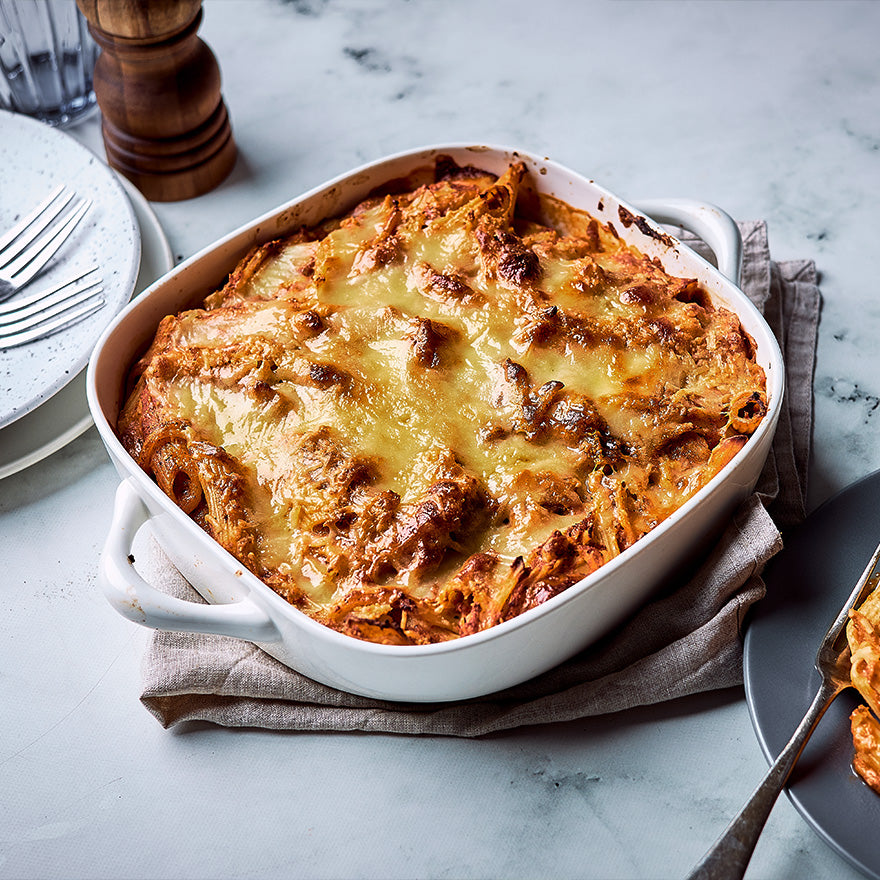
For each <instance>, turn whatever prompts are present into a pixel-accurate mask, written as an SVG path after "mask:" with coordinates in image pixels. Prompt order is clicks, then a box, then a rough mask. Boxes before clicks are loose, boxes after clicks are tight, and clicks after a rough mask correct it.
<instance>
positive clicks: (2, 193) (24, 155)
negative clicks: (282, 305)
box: [0, 111, 173, 478]
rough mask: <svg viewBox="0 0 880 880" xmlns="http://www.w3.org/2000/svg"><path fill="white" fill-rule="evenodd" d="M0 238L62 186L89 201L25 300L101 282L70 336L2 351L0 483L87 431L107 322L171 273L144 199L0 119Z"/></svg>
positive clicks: (32, 125) (46, 136)
mask: <svg viewBox="0 0 880 880" xmlns="http://www.w3.org/2000/svg"><path fill="white" fill-rule="evenodd" d="M0 134H2V136H0V232H2V231H3V230H6V229H8V228H10V227H12V226H13V225H14V224H15V222H16V220H17V219H19V218H20V217H21V216H22V215H23V214H25V213H26V212H27V211H28V210H29V209H30V208H32V207H33V206H35V205H36V204H37V203H38V202H39V201H41V200H42V199H43V198H44V197H45V196H47V195H48V194H49V193H50V192H51V191H52V190H53V189H55V188H56V187H57V186H59V185H60V184H62V183H63V184H66V185H67V186H68V187H70V188H71V189H72V190H74V191H75V192H76V194H77V196H78V197H80V198H87V199H91V201H92V203H93V204H92V207H91V208H90V210H89V212H88V214H87V215H86V217H85V219H84V220H83V221H82V222H81V223H80V224H79V226H78V227H77V229H76V231H75V232H74V234H73V235H72V236H71V237H70V238H69V239H68V240H67V241H66V242H65V243H64V245H63V246H62V247H61V249H60V250H59V251H58V253H57V254H56V255H55V257H54V258H53V259H52V260H51V261H50V262H49V264H48V266H47V267H46V269H45V270H44V271H43V272H42V273H41V274H40V275H39V276H38V277H37V278H35V279H34V280H33V281H32V282H31V283H30V284H29V285H28V286H27V287H26V288H25V290H24V291H22V295H25V294H31V293H34V292H37V291H39V290H41V289H44V288H48V287H51V286H52V285H53V284H57V283H59V282H61V281H64V280H66V279H68V278H71V277H73V276H76V275H78V274H80V273H81V272H85V271H86V270H88V269H89V268H91V267H92V266H96V267H97V269H98V273H97V274H98V275H99V276H100V277H101V278H102V280H103V285H102V286H103V288H104V306H103V307H102V308H101V309H100V311H98V312H96V313H95V314H93V315H91V316H90V317H88V318H86V319H85V320H83V321H80V322H79V323H78V324H75V325H73V326H72V327H70V328H68V329H67V330H63V331H61V332H59V333H56V334H55V335H54V336H50V337H49V338H47V339H42V340H40V341H38V342H34V343H31V344H30V345H23V346H20V347H18V348H11V349H8V350H6V351H2V350H0V478H3V477H7V476H9V475H11V474H14V473H16V472H17V471H20V470H22V469H23V468H26V467H28V466H30V465H32V464H35V463H36V462H38V461H40V460H42V459H43V458H45V457H46V456H48V455H50V454H51V453H52V452H55V451H56V450H58V449H60V448H61V447H62V446H64V445H65V444H67V443H69V442H70V441H71V440H73V439H74V438H76V437H78V436H79V435H80V434H82V433H83V432H84V431H85V430H86V429H87V428H88V427H89V426H90V425H91V416H90V415H89V411H88V404H87V402H86V392H85V370H86V365H87V363H88V359H89V355H90V354H91V351H92V348H93V347H94V345H95V343H96V342H97V340H98V337H99V336H100V335H101V333H102V332H103V331H104V329H105V327H106V326H107V324H108V323H109V322H110V321H111V320H112V319H113V318H114V317H115V316H116V314H117V313H118V312H119V311H120V310H121V309H122V308H123V307H124V306H125V305H126V303H127V302H128V301H129V300H130V299H131V297H132V296H134V295H136V294H138V293H140V292H141V291H142V290H144V289H145V288H146V287H148V286H149V285H150V284H152V283H153V281H155V280H156V279H157V278H158V277H160V276H161V275H163V274H164V273H165V272H167V271H168V270H169V269H170V268H171V267H172V265H173V258H172V254H171V250H170V248H169V246H168V242H167V240H166V239H165V235H164V233H163V232H162V228H161V226H160V225H159V222H158V220H157V219H156V216H155V214H153V212H152V210H151V208H150V206H149V204H148V203H147V201H146V199H144V197H143V196H142V195H141V194H140V193H139V192H138V191H137V190H136V189H135V188H134V187H133V186H131V184H129V183H128V181H126V180H124V179H122V178H120V177H117V176H116V174H115V173H114V172H113V171H111V170H110V168H108V167H107V165H106V164H104V163H103V162H102V161H101V160H100V159H98V158H97V156H95V154H94V153H92V152H91V151H89V150H88V149H86V148H85V147H84V146H82V145H81V144H80V143H79V142H78V141H76V140H74V139H73V138H72V137H70V136H69V135H67V134H65V133H64V132H62V131H59V130H58V129H54V128H50V127H49V126H47V125H44V124H42V123H40V122H36V121H34V120H32V119H29V118H28V117H25V116H19V115H16V114H12V113H7V112H5V111H0Z"/></svg>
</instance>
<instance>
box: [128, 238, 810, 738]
mask: <svg viewBox="0 0 880 880" xmlns="http://www.w3.org/2000/svg"><path fill="white" fill-rule="evenodd" d="M740 228H741V231H742V234H743V242H744V262H743V277H742V287H743V289H744V290H745V291H746V293H747V294H748V296H749V297H750V298H751V300H752V301H753V302H754V303H755V305H756V306H757V307H758V309H759V310H761V311H762V312H763V313H764V315H765V316H766V318H767V320H768V323H769V324H770V326H771V327H772V328H773V330H774V332H775V333H776V336H777V339H778V340H779V342H780V345H781V347H782V350H783V354H784V357H785V362H786V379H787V391H786V400H785V402H784V403H785V405H784V407H783V412H782V416H781V418H780V422H779V428H778V430H777V433H776V437H775V442H774V445H773V449H772V452H771V454H770V456H769V459H768V461H767V465H766V467H765V468H764V471H763V472H762V474H761V478H760V480H759V483H758V486H757V488H756V490H755V493H754V494H753V495H752V496H751V497H750V498H749V499H747V500H746V501H745V502H744V503H743V504H742V506H741V507H740V508H739V510H738V511H737V512H736V513H735V515H734V516H733V517H732V519H731V521H730V523H729V525H728V527H727V529H726V531H725V532H724V534H723V535H722V536H721V537H720V539H719V540H718V541H717V543H716V544H715V545H714V546H713V547H712V548H711V549H710V550H709V551H708V555H707V557H706V558H705V559H704V561H703V562H702V564H701V565H700V566H699V567H698V568H697V569H696V570H695V571H694V573H693V574H692V575H691V576H690V578H689V580H687V581H686V582H685V583H679V584H670V585H668V586H667V588H666V589H665V590H662V591H661V592H660V593H658V594H657V595H656V597H655V598H654V599H653V600H652V601H651V602H650V603H649V604H647V605H646V606H645V607H644V608H642V610H641V611H640V612H638V613H637V614H636V615H635V616H633V617H632V618H630V619H628V620H627V621H626V622H625V623H623V624H622V625H621V626H619V627H618V628H617V629H615V630H614V631H613V632H611V633H610V634H609V635H607V636H606V637H605V638H603V639H602V640H601V641H600V642H599V643H598V644H595V645H593V646H592V647H590V648H588V649H587V650H585V651H583V652H582V653H580V654H579V655H577V656H576V657H573V658H572V659H570V660H569V661H567V662H565V663H563V664H562V665H560V666H558V667H556V668H555V669H552V670H550V671H549V672H547V673H545V674H543V675H540V676H538V677H537V678H534V679H532V680H531V681H528V682H526V683H524V684H522V685H518V686H516V687H512V688H509V689H507V690H505V691H502V692H499V693H495V694H491V695H489V696H485V697H480V698H476V699H472V700H467V701H462V702H457V703H439V704H438V703H434V704H403V703H390V702H382V701H378V700H374V699H369V698H366V697H359V696H354V695H351V694H347V693H343V692H340V691H337V690H334V689H332V688H329V687H326V686H325V685H322V684H318V683H317V682H314V681H312V680H310V679H308V678H305V677H304V676H302V675H300V674H299V673H297V672H294V671H293V670H291V669H289V668H287V667H286V666H284V665H283V664H281V663H279V662H278V661H277V660H275V659H273V658H272V657H270V656H269V655H267V654H265V653H264V652H263V651H261V650H260V649H259V648H257V647H256V646H254V645H252V644H250V643H249V642H244V641H241V640H238V639H233V638H229V637H225V636H215V635H196V634H188V633H169V632H156V633H154V634H153V635H152V637H151V641H150V644H149V647H148V650H147V652H146V654H145V657H144V661H143V693H142V695H141V700H142V702H143V704H144V705H145V706H146V707H147V709H148V710H149V711H150V712H151V713H152V714H153V715H154V716H155V717H156V718H157V719H158V720H159V722H160V723H161V724H162V725H163V726H165V727H170V726H172V725H175V724H179V723H181V722H184V721H194V720H201V721H210V722H214V723H216V724H221V725H226V726H230V727H263V728H272V729H276V730H359V731H375V732H386V733H405V734H435V735H436V734H441V735H454V736H479V735H482V734H487V733H491V732H493V731H498V730H503V729H507V728H512V727H517V726H519V725H526V724H539V723H547V722H553V721H566V720H571V719H575V718H580V717H585V716H589V715H599V714H603V713H608V712H615V711H619V710H622V709H629V708H633V707H636V706H641V705H648V704H652V703H657V702H661V701H664V700H671V699H674V698H676V697H682V696H685V695H686V694H692V693H697V692H700V691H707V690H712V689H717V688H725V687H731V686H734V685H739V684H741V683H742V640H741V635H742V633H741V629H742V623H743V618H744V617H745V615H746V612H747V611H748V609H749V608H750V606H751V605H752V604H753V603H755V602H756V601H758V600H759V599H760V598H761V597H762V596H763V595H764V584H763V581H762V580H761V576H760V575H761V571H762V568H763V566H764V564H765V563H766V562H767V561H768V560H769V559H770V558H771V557H772V556H773V555H774V554H775V553H777V552H778V551H779V550H780V549H781V547H782V535H781V532H782V531H783V530H784V529H786V528H787V527H789V526H791V525H793V524H795V523H797V522H798V521H799V520H801V519H803V517H804V515H805V498H806V488H807V487H806V481H807V467H808V464H809V457H810V445H811V436H812V402H813V397H812V382H813V366H814V356H815V346H816V334H817V328H818V321H819V310H820V295H819V289H818V284H817V278H816V270H815V266H814V264H813V263H812V262H810V261H795V262H785V263H775V262H773V261H772V260H771V259H770V253H769V249H768V244H767V231H766V227H765V225H764V223H763V222H758V221H755V222H750V223H744V224H741V227H740ZM682 238H683V239H684V240H686V241H688V238H687V236H685V235H683V236H682ZM688 243H689V244H691V245H692V246H693V247H694V248H695V249H700V247H701V245H702V242H699V241H693V240H690V241H688ZM143 543H144V544H145V546H146V549H147V552H146V558H144V557H143V556H139V558H138V567H139V568H140V569H141V571H142V572H143V573H144V575H145V577H146V578H147V579H148V580H149V581H150V582H151V583H153V584H154V585H155V586H157V587H158V588H159V589H162V590H165V591H167V592H169V593H172V594H174V595H176V596H179V597H181V598H188V599H191V600H192V601H195V602H199V601H202V600H201V598H200V597H199V596H198V594H197V593H196V592H195V590H193V589H192V587H190V586H189V584H187V583H186V582H185V581H184V580H183V578H182V577H181V576H180V574H179V573H178V572H177V571H176V570H175V569H174V568H173V566H172V565H171V564H170V562H168V560H167V558H166V557H165V556H164V554H163V553H162V551H161V549H160V548H159V547H158V545H157V544H156V542H155V541H154V540H152V539H145V540H144V541H143Z"/></svg>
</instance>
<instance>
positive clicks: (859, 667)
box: [846, 587, 880, 793]
mask: <svg viewBox="0 0 880 880" xmlns="http://www.w3.org/2000/svg"><path fill="white" fill-rule="evenodd" d="M849 617H850V620H849V623H848V624H847V627H846V637H847V641H848V642H849V650H850V662H851V666H850V678H851V680H852V683H853V687H855V688H856V690H857V691H858V692H859V693H860V694H861V695H862V697H863V698H864V700H865V702H866V703H867V704H868V706H870V711H869V709H868V706H859V707H858V708H857V709H856V710H855V711H854V712H853V713H852V715H851V716H850V721H851V726H852V736H853V747H854V750H855V756H854V758H853V768H854V769H855V771H856V772H857V773H858V774H859V775H860V776H861V777H862V779H864V780H865V782H867V783H868V785H870V786H871V788H873V789H874V790H875V791H876V792H878V793H880V722H878V720H877V719H878V718H880V587H877V588H876V589H875V590H874V591H873V592H872V593H870V595H869V596H868V598H867V599H865V601H864V602H863V603H862V604H861V605H860V606H859V607H858V608H853V609H852V610H851V611H850V613H849ZM871 712H873V713H874V715H872V714H871Z"/></svg>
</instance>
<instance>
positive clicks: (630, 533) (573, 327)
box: [118, 159, 767, 644]
mask: <svg viewBox="0 0 880 880" xmlns="http://www.w3.org/2000/svg"><path fill="white" fill-rule="evenodd" d="M398 183H399V185H398V187H397V190H398V191H396V192H394V193H393V194H389V195H377V196H375V197H372V198H369V199H367V200H366V201H364V202H362V203H361V204H359V205H357V206H356V207H355V208H354V209H353V210H352V211H350V212H349V213H348V214H347V215H345V216H343V217H340V218H337V219H334V220H331V221H328V222H327V223H325V224H323V225H321V226H319V227H317V228H313V229H302V230H300V231H298V232H297V233H296V234H294V235H292V236H290V237H288V238H285V239H281V240H278V241H273V242H270V243H268V244H265V245H262V246H261V247H258V248H256V249H254V251H253V252H252V253H250V254H248V255H247V256H246V257H245V258H244V259H243V260H242V261H241V263H240V265H238V266H237V267H236V268H235V269H234V271H233V272H232V273H231V274H230V276H229V278H228V280H227V281H226V283H225V284H224V285H223V286H222V287H221V288H220V289H218V290H217V291H216V292H214V293H212V294H211V295H210V296H208V297H207V299H206V300H205V302H204V304H203V306H202V307H201V308H197V309H193V310H189V311H185V312H182V313H180V314H178V315H170V316H168V317H166V318H165V319H164V320H163V321H162V322H161V324H160V326H159V328H158V331H157V333H156V336H155V339H154V341H153V343H152V345H151V346H150V348H149V350H148V351H147V352H146V354H145V355H144V356H143V357H142V358H141V359H140V361H139V362H138V363H137V364H136V365H135V366H134V367H133V369H132V372H131V389H132V390H131V393H130V395H129V396H128V399H127V402H126V403H125V406H124V408H123V410H122V412H121V414H120V417H119V423H118V431H119V436H120V437H121V439H122V442H123V444H124V445H125V447H126V449H127V450H128V451H129V452H130V453H131V455H132V456H133V457H134V458H135V459H136V460H137V462H138V463H139V464H140V466H141V467H142V468H143V469H144V470H145V471H147V473H149V474H151V475H152V476H153V477H154V478H155V479H156V481H157V482H158V484H159V485H160V486H161V487H162V489H163V490H164V491H165V492H166V493H167V494H168V495H169V496H170V497H171V498H173V499H174V500H175V501H176V502H177V503H178V504H179V505H180V506H181V507H182V509H183V510H184V511H186V512H187V513H188V514H189V515H190V516H191V517H193V519H194V520H195V521H196V522H197V523H198V524H199V525H200V526H201V527H202V528H203V529H205V530H206V531H207V532H208V533H210V534H211V535H212V536H213V537H214V538H216V540H217V541H218V542H219V543H220V544H221V545H222V546H223V547H225V548H226V549H227V550H228V551H229V552H231V553H232V554H233V555H235V556H236V557H237V558H238V559H239V560H241V561H242V563H243V564H244V565H246V566H247V568H248V569H250V570H251V571H252V572H253V573H254V574H256V575H257V576H258V577H260V578H262V579H263V580H264V581H265V582H266V583H267V584H268V585H269V586H270V587H272V588H273V589H274V590H276V591H277V592H278V593H279V594H280V595H281V596H283V597H284V598H285V599H287V600H288V601H289V602H291V603H292V604H294V605H295V606H296V607H298V608H300V609H301V610H302V611H304V612H305V613H306V614H308V615H310V616H312V617H313V618H315V619H316V620H318V621H320V622H322V623H324V624H326V625H327V626H329V627H333V628H334V629H337V630H339V631H341V632H344V633H347V634H350V635H352V636H355V637H357V638H361V639H367V640H371V641H376V642H383V643H390V644H424V643H431V642H437V641H443V640H447V639H450V638H455V637H458V636H461V635H467V634H469V633H474V632H478V631H480V630H484V629H486V628H487V627H491V626H493V625H495V624H497V623H499V622H500V621H504V620H507V619H509V618H511V617H514V616H516V615H519V614H521V613H523V612H524V611H527V610H528V609H530V608H534V607H536V606H538V605H540V604H542V603H543V602H545V601H547V600H548V599H549V598H551V597H553V596H556V595H557V594H559V593H560V592H562V591H564V590H566V589H568V588H569V587H570V586H571V585H572V584H575V583H577V582H578V581H580V580H581V579H582V578H584V577H585V576H586V575H588V574H590V573H591V572H592V571H595V570H596V569H597V568H599V567H600V566H601V565H603V564H605V563H606V562H608V561H609V560H610V559H612V558H614V557H615V556H617V555H618V554H620V553H621V552H622V551H624V550H626V548H628V547H630V546H631V545H632V544H633V543H635V542H636V541H638V540H639V538H641V537H642V536H643V535H645V534H646V533H648V532H649V531H650V530H651V529H653V528H654V527H655V526H657V524H658V523H660V522H662V521H663V520H664V519H666V518H667V517H668V516H669V515H670V514H671V513H672V512H673V511H675V510H676V509H677V508H678V507H680V506H681V504H683V503H684V502H685V501H686V500H687V499H688V498H690V497H691V496H692V495H693V494H694V493H695V492H697V491H698V490H699V489H700V488H701V487H702V486H704V485H705V484H706V483H707V482H708V481H709V480H710V479H711V478H712V477H713V476H714V475H715V474H716V473H717V472H718V471H719V470H720V469H721V468H722V467H723V466H724V465H725V464H726V463H727V462H729V461H730V460H731V458H732V457H733V456H735V455H736V454H737V452H738V451H739V450H740V449H741V448H742V447H743V445H744V444H745V443H746V440H747V439H748V437H749V435H751V434H752V433H753V432H754V431H755V430H756V428H757V427H758V425H759V424H760V423H761V421H762V419H763V417H764V416H765V414H766V411H767V399H766V391H765V389H766V383H765V377H764V373H763V370H762V369H761V368H760V366H758V365H757V363H756V361H755V357H754V346H753V342H752V340H751V339H750V337H749V336H748V335H747V334H746V333H745V332H744V330H743V329H742V327H741V326H740V323H739V320H738V319H737V317H736V316H735V315H734V314H733V313H731V312H730V311H728V310H726V309H724V308H721V307H718V306H716V305H714V304H713V303H712V301H711V298H710V297H709V295H708V294H707V292H706V291H705V290H703V289H702V288H701V287H700V286H699V285H698V284H697V282H696V281H694V280H693V279H689V278H675V277H671V276H670V275H668V274H667V273H666V272H665V271H664V270H663V268H662V266H661V265H660V264H659V262H657V261H656V260H652V259H649V258H647V257H646V256H644V255H642V254H641V253H639V252H638V251H636V250H635V249H633V248H631V247H628V246H626V245H625V244H624V243H623V242H622V241H621V239H620V238H619V236H618V235H617V233H616V231H615V230H614V228H613V227H612V226H610V225H604V224H601V223H599V222H598V221H597V220H596V219H595V218H593V217H591V216H589V215H588V214H585V213H583V212H579V211H576V210H574V209H572V208H570V207H568V206H567V205H564V204H562V203H561V202H559V201H555V200H551V199H547V198H544V197H540V198H539V197H538V196H536V194H535V192H534V191H533V190H532V189H531V188H530V187H529V186H528V184H529V179H528V175H527V174H526V170H525V168H524V166H523V165H521V164H513V165H511V166H510V168H509V169H508V171H507V172H506V173H505V174H503V175H502V176H501V177H500V178H496V177H494V176H493V175H491V174H488V173H487V172H484V171H481V170H479V169H476V168H460V167H458V166H456V165H455V164H454V163H452V162H451V161H449V160H447V159H444V160H441V161H439V162H438V163H437V166H436V168H434V169H431V175H430V177H427V178H426V179H424V180H423V181H422V180H420V181H417V182H413V181H411V182H409V184H407V185H404V184H402V183H400V182H398Z"/></svg>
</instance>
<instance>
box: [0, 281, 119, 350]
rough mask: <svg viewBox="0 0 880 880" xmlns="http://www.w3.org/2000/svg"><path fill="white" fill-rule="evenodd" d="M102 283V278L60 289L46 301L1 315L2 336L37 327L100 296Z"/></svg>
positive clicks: (0, 332)
mask: <svg viewBox="0 0 880 880" xmlns="http://www.w3.org/2000/svg"><path fill="white" fill-rule="evenodd" d="M100 283H101V282H100V280H97V281H92V282H90V283H87V284H85V285H79V286H77V287H74V288H73V289H72V290H68V291H59V292H58V293H55V294H54V295H52V296H49V297H47V298H46V299H45V300H44V301H42V302H37V303H34V304H32V305H30V306H27V307H25V308H23V309H20V310H19V311H18V312H13V313H12V314H11V315H5V316H3V315H0V338H2V336H4V335H9V334H13V333H17V332H18V331H20V330H27V329H28V328H30V327H35V326H36V325H37V324H40V323H42V322H43V321H46V320H48V319H49V318H52V317H54V316H55V315H60V314H61V313H62V312H66V311H67V310H68V309H72V308H73V307H74V306H77V305H79V304H80V303H83V302H86V300H89V299H91V298H92V297H95V296H98V295H99V294H101V293H103V292H104V288H103V287H100V286H99V285H100Z"/></svg>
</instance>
